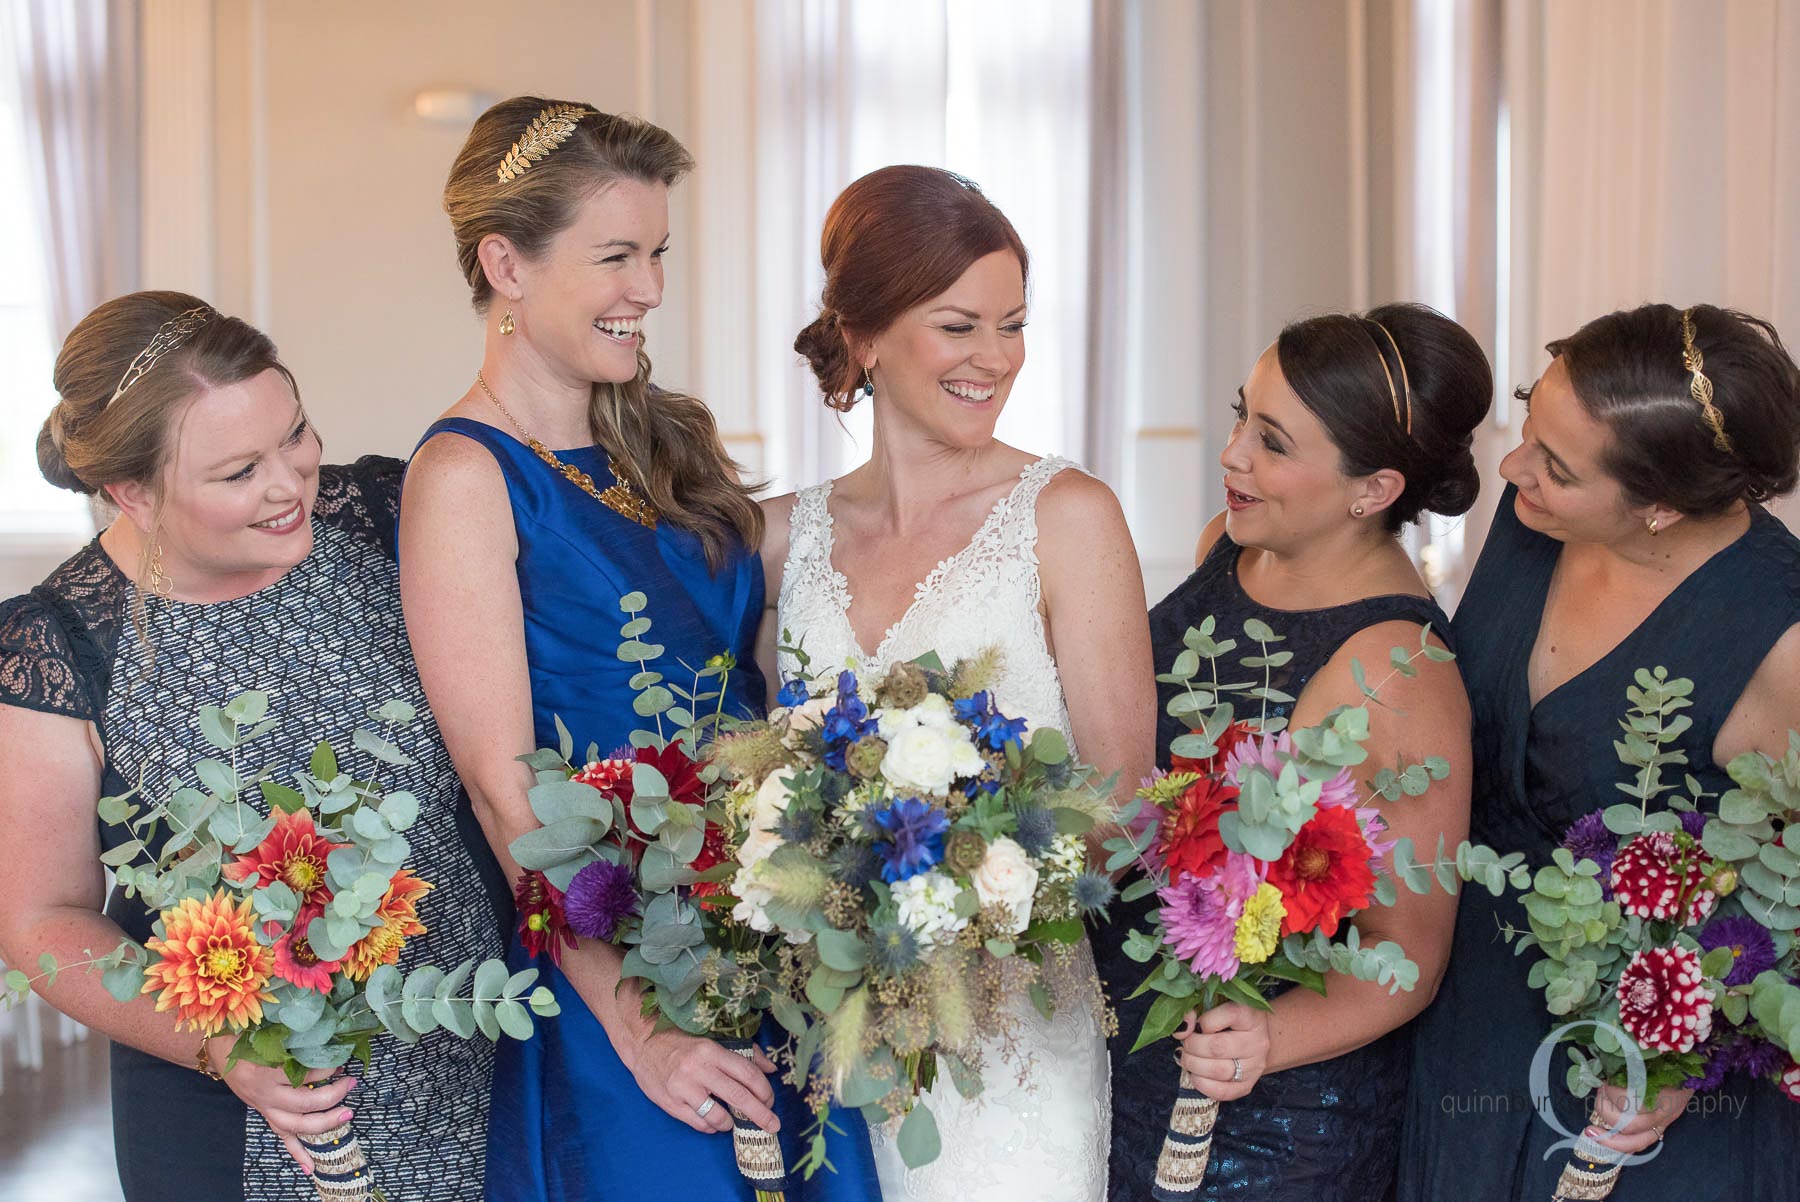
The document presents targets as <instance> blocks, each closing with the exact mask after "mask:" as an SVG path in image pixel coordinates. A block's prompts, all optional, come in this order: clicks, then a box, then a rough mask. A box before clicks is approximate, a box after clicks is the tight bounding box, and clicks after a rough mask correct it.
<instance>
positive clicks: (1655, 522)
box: [1650, 518, 1662, 538]
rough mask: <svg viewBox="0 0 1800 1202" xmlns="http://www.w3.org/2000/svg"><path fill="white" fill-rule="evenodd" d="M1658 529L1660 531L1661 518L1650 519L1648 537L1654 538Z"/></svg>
mask: <svg viewBox="0 0 1800 1202" xmlns="http://www.w3.org/2000/svg"><path fill="white" fill-rule="evenodd" d="M1660 529H1662V519H1661V518H1651V519H1650V537H1651V538H1655V537H1656V532H1657V531H1658V530H1660Z"/></svg>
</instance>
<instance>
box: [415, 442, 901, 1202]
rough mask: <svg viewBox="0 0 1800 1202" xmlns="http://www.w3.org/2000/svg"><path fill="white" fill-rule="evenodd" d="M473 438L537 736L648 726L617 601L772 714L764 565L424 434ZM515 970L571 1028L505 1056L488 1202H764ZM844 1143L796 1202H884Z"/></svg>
mask: <svg viewBox="0 0 1800 1202" xmlns="http://www.w3.org/2000/svg"><path fill="white" fill-rule="evenodd" d="M440 434H451V435H455V436H459V437H462V438H468V439H472V440H473V441H475V442H478V443H480V444H481V445H482V446H483V447H485V448H486V449H487V450H488V452H489V453H491V454H492V455H493V456H494V459H495V461H496V462H498V464H499V465H500V470H501V473H502V474H503V475H504V477H505V479H506V491H507V496H508V499H509V500H510V502H511V505H512V513H513V524H514V526H515V528H516V530H517V532H518V541H519V558H518V577H519V599H520V601H521V602H522V604H523V609H524V621H525V654H526V661H527V667H528V670H529V672H530V679H531V708H532V721H533V724H534V727H535V732H536V737H537V745H538V746H539V747H554V746H556V738H557V736H556V719H557V718H561V719H562V721H563V722H564V723H565V724H566V725H567V726H568V729H569V732H570V733H571V734H572V735H573V736H574V738H575V746H576V747H577V748H578V749H585V748H586V747H587V746H588V745H589V744H594V745H596V746H598V747H599V749H600V753H601V754H602V755H607V754H611V753H612V752H613V751H615V750H616V749H618V748H622V747H624V746H626V744H627V742H628V740H629V738H630V735H631V732H632V730H634V729H635V728H636V727H637V726H638V725H639V724H640V719H639V718H638V717H637V716H636V715H635V714H634V713H633V711H632V708H631V703H632V699H633V697H634V696H635V695H636V693H635V690H633V689H632V688H631V683H630V682H631V678H632V676H633V675H635V674H636V672H637V671H638V666H637V664H636V663H635V662H626V661H623V660H621V659H619V657H618V656H617V655H616V654H615V651H616V650H617V648H618V646H619V644H620V643H621V642H622V641H623V639H622V638H621V636H620V634H619V627H620V626H621V625H622V624H623V623H624V621H625V615H624V614H623V613H621V612H620V611H619V608H618V602H619V599H620V598H621V597H623V596H625V595H626V594H627V593H630V592H642V593H644V594H645V595H646V597H647V598H648V600H649V606H648V608H647V610H646V611H645V615H644V616H646V617H648V618H649V619H650V620H651V622H652V623H653V625H652V628H651V632H650V637H651V638H652V639H653V640H654V641H655V642H657V643H659V644H661V645H662V646H663V647H664V649H665V650H664V653H663V658H662V659H661V660H660V661H658V663H657V664H656V665H655V666H656V667H657V669H658V670H659V671H661V672H663V673H664V674H665V675H666V676H667V677H668V678H669V679H670V680H671V681H672V682H675V683H683V684H686V683H689V682H686V681H684V680H683V677H682V673H683V668H682V665H683V664H685V665H688V666H689V667H690V668H694V669H698V668H701V667H703V666H704V665H705V664H706V661H707V659H708V658H709V657H711V656H713V655H716V654H718V653H719V652H722V651H730V652H732V653H733V654H735V655H736V656H737V660H738V664H739V668H738V669H737V670H736V671H735V672H733V673H732V674H731V677H730V679H729V681H728V687H727V695H726V697H725V699H724V704H725V706H726V709H727V711H728V712H731V713H734V714H736V715H738V716H740V717H747V716H755V715H757V714H760V713H761V711H762V704H763V698H764V696H765V694H764V688H763V679H762V675H761V673H760V672H759V671H758V670H757V667H756V660H755V655H754V646H755V640H756V630H757V626H758V624H759V623H760V622H761V620H762V610H763V573H762V562H761V560H760V559H759V558H758V557H757V555H756V553H755V552H754V551H752V550H749V549H741V550H739V551H738V553H737V554H736V555H735V556H733V558H732V559H731V560H730V561H729V562H727V563H726V564H724V565H723V566H722V567H720V569H719V570H718V571H717V572H714V571H711V570H710V569H709V568H708V566H707V563H706V555H705V552H704V549H703V547H702V545H701V542H700V540H699V538H698V537H696V536H695V535H693V534H691V533H689V532H687V531H685V530H682V529H681V528H679V527H677V526H675V525H673V524H672V523H669V522H661V523H658V524H657V526H656V528H655V529H654V530H652V529H649V528H646V527H644V526H641V525H639V524H638V523H636V522H634V521H632V520H631V519H630V518H627V517H624V516H622V515H620V514H617V513H615V512H613V511H612V510H611V509H608V508H607V507H605V506H604V505H602V504H600V503H599V502H598V501H596V500H595V499H594V498H593V497H590V496H589V495H588V494H587V493H586V492H584V491H583V490H581V489H579V488H577V487H576V486H575V485H573V484H571V483H570V482H569V481H567V480H565V479H563V477H562V476H561V475H560V474H558V473H557V472H556V471H554V470H552V469H551V468H550V467H549V466H547V465H546V464H545V463H543V462H542V461H541V460H539V459H538V458H537V456H536V455H534V454H533V453H532V452H531V450H530V448H528V447H526V446H525V445H524V444H522V443H520V442H519V441H517V440H516V439H514V438H512V437H511V436H509V435H507V434H504V433H502V432H501V431H499V430H497V429H495V428H493V427H492V426H487V425H483V424H482V423H480V422H475V421H470V420H468V419H466V418H448V419H445V420H443V421H439V422H438V423H436V424H435V425H433V426H432V427H431V428H430V429H429V430H427V431H426V433H425V439H424V440H422V441H421V445H423V441H427V440H429V439H431V438H433V437H436V436H438V435H440ZM556 454H557V457H558V458H559V459H561V460H562V461H563V462H564V463H568V464H571V465H573V466H575V467H578V468H580V469H581V470H582V471H585V472H587V473H588V475H589V476H591V477H592V478H593V480H594V482H595V484H596V485H597V486H598V487H599V488H601V489H605V488H607V487H609V486H610V485H612V484H613V483H614V477H613V476H612V474H611V472H610V471H609V470H608V468H607V457H606V454H605V453H604V452H603V451H601V450H600V449H599V448H597V447H591V446H590V447H583V448H578V449H575V450H569V451H560V450H559V451H557V452H556ZM512 959H513V967H514V968H515V969H517V968H521V967H524V966H526V965H527V964H532V965H534V966H535V967H536V968H537V969H538V970H539V972H540V973H541V974H542V979H543V980H544V981H545V983H546V984H548V985H549V986H550V987H551V988H552V989H553V990H554V991H555V992H556V997H557V1000H558V1002H560V1003H561V1005H562V1013H561V1015H560V1016H558V1017H557V1018H555V1019H552V1020H550V1021H548V1022H543V1023H540V1024H539V1025H538V1033H537V1035H536V1036H534V1037H533V1038H532V1039H530V1040H527V1041H525V1042H522V1043H521V1042H516V1041H512V1040H508V1041H505V1042H504V1043H503V1044H502V1046H501V1048H500V1050H499V1057H498V1060H497V1063H496V1065H495V1069H494V1094H493V1109H492V1116H491V1125H490V1127H489V1132H488V1177H487V1190H488V1192H487V1196H488V1199H489V1202H612V1200H614V1199H621V1200H622V1199H636V1198H693V1199H707V1200H708V1202H711V1200H713V1199H718V1200H721V1202H724V1200H742V1202H748V1199H750V1197H751V1196H752V1191H751V1187H750V1185H749V1183H748V1182H747V1181H745V1180H744V1179H743V1177H742V1176H741V1175H740V1174H739V1173H738V1171H737V1162H736V1160H735V1158H734V1155H733V1152H732V1145H731V1137H730V1136H729V1135H723V1134H711V1133H703V1132H699V1131H695V1130H694V1129H692V1128H691V1127H689V1126H687V1125H686V1124H685V1123H682V1122H680V1121H679V1120H677V1119H674V1118H671V1117H670V1116H669V1115H668V1114H666V1113H664V1111H663V1110H662V1109H661V1108H660V1107H658V1106H657V1105H656V1104H655V1103H653V1102H651V1101H650V1099H649V1098H648V1097H646V1096H645V1095H644V1092H643V1090H642V1089H640V1088H639V1087H638V1083H637V1079H636V1078H635V1077H633V1076H632V1074H631V1071H630V1070H629V1069H627V1068H626V1067H625V1065H624V1063H623V1062H622V1061H620V1059H619V1055H618V1053H617V1052H616V1051H615V1050H614V1049H613V1045H612V1041H611V1039H610V1038H609V1037H608V1036H607V1034H606V1031H605V1029H604V1028H603V1027H602V1026H601V1025H600V1021H599V1019H597V1018H595V1017H594V1014H593V1012H592V1011H591V1010H589V1009H588V1007H587V1003H586V1002H584V1001H583V1000H582V999H581V996H580V995H579V994H578V993H576V992H575V988H574V986H573V985H571V984H570V983H569V980H568V978H567V977H565V976H563V974H562V973H561V972H560V971H558V970H557V969H556V967H555V966H554V965H552V964H551V963H550V959H549V957H548V956H539V957H537V958H536V959H535V960H532V959H529V958H527V957H526V956H525V954H524V953H523V951H522V950H521V949H520V948H519V947H518V945H517V941H516V933H515V941H514V948H513V954H512ZM777 1107H778V1113H779V1114H780V1116H781V1119H782V1134H783V1136H784V1140H783V1142H784V1144H786V1145H788V1148H787V1155H788V1158H789V1163H790V1164H791V1163H793V1162H794V1160H795V1159H796V1158H797V1156H798V1150H797V1148H796V1147H795V1146H794V1145H793V1144H792V1143H791V1139H792V1137H793V1136H794V1135H796V1134H797V1133H799V1132H800V1131H801V1130H803V1129H804V1128H805V1127H806V1126H807V1125H808V1124H809V1122H810V1116H809V1115H808V1114H806V1112H805V1110H804V1109H803V1108H802V1107H801V1106H800V1105H799V1100H798V1099H797V1098H796V1097H794V1096H793V1095H792V1092H791V1091H783V1090H781V1089H780V1088H778V1089H777ZM833 1119H834V1121H835V1122H836V1124H837V1128H838V1130H837V1132H835V1133H834V1134H832V1136H831V1137H830V1153H829V1155H830V1158H831V1161H832V1163H833V1164H834V1165H835V1166H836V1167H837V1170H838V1171H837V1172H836V1173H835V1174H834V1173H828V1172H822V1173H820V1174H818V1175H817V1176H815V1177H814V1179H813V1180H812V1181H811V1182H808V1183H806V1185H805V1186H804V1187H803V1188H800V1189H796V1190H794V1191H793V1192H790V1194H789V1197H790V1198H794V1199H796V1200H799V1199H802V1198H831V1199H833V1202H858V1200H860V1199H863V1198H866V1197H873V1196H876V1191H875V1187H874V1184H873V1182H874V1164H873V1159H872V1153H871V1151H870V1148H869V1139H868V1130H867V1128H866V1127H865V1126H864V1125H863V1124H862V1121H861V1118H860V1116H858V1115H856V1114H849V1115H844V1114H840V1113H836V1112H834V1115H833Z"/></svg>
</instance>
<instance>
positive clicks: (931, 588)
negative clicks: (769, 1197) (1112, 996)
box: [779, 457, 1111, 1202]
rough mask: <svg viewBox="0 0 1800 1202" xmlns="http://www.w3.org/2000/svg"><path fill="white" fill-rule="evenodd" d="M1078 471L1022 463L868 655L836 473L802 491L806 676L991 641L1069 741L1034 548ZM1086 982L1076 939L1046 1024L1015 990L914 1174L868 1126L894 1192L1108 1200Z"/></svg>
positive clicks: (801, 615)
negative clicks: (841, 552)
mask: <svg viewBox="0 0 1800 1202" xmlns="http://www.w3.org/2000/svg"><path fill="white" fill-rule="evenodd" d="M1073 466H1074V465H1073V464H1072V463H1070V462H1069V461H1068V460H1066V459H1061V458H1056V457H1050V458H1045V459H1039V460H1036V461H1034V462H1033V463H1031V464H1030V465H1028V466H1027V467H1026V468H1025V469H1024V471H1023V472H1021V473H1020V476H1019V482H1018V484H1016V485H1015V486H1014V487H1013V489H1012V491H1011V492H1009V493H1008V494H1007V495H1006V496H1005V497H1003V498H1001V500H1000V501H999V503H998V504H996V505H995V506H994V508H993V510H992V512H990V513H989V514H988V517H987V520H986V521H985V522H983V523H982V525H981V527H980V529H978V530H977V531H976V532H975V537H974V538H973V539H971V540H970V542H969V544H968V545H967V546H966V547H964V548H963V549H962V550H961V551H959V552H957V553H956V554H955V555H953V556H951V557H950V558H949V559H946V560H945V561H944V562H942V563H940V564H939V565H938V566H937V567H936V568H935V569H933V570H932V572H931V574H930V575H929V576H927V577H926V578H925V581H924V583H922V584H921V585H920V586H919V588H918V591H917V593H916V595H915V597H914V599H913V602H912V605H911V607H910V608H908V609H907V611H906V613H905V614H903V615H902V616H901V618H900V620H899V621H898V622H896V623H895V624H894V625H893V627H892V628H891V629H889V630H888V632H887V634H886V636H885V637H884V638H883V639H882V640H881V645H880V646H879V647H877V648H876V649H875V651H874V653H873V654H865V652H864V651H863V649H862V648H861V647H859V646H858V645H857V642H856V635H855V633H854V631H853V630H852V629H851V626H850V616H849V615H850V584H849V581H848V580H846V579H845V578H844V576H843V574H842V573H840V572H838V571H837V569H836V568H834V567H833V566H832V562H831V554H832V522H831V512H830V510H829V509H828V508H827V504H826V503H827V501H828V500H829V499H830V497H831V482H830V481H826V482H825V483H823V484H819V485H815V486H814V487H812V488H807V489H802V490H801V491H800V493H799V494H798V496H797V498H796V500H795V503H794V511H793V516H792V517H791V518H790V524H789V533H788V558H787V563H786V565H785V566H784V567H783V570H782V577H781V598H780V608H779V622H780V629H781V630H782V631H785V632H787V633H788V635H790V636H791V637H792V638H795V639H803V640H804V645H805V650H806V652H807V654H808V655H810V656H811V657H812V670H813V671H814V672H815V673H821V674H823V675H824V676H825V677H826V678H829V677H830V676H831V675H834V674H835V673H837V672H838V671H840V670H841V669H843V668H855V669H856V670H857V671H858V673H859V674H865V673H866V674H871V675H873V674H879V673H881V672H883V671H885V670H886V669H887V668H889V667H890V666H892V665H894V664H897V663H904V662H906V661H908V660H912V659H915V658H917V657H918V656H920V655H923V654H925V653H926V652H927V651H936V652H937V653H938V654H939V655H940V656H941V657H942V659H943V661H944V662H945V663H946V664H949V663H953V662H954V661H956V660H958V659H961V658H964V657H966V656H969V655H973V654H975V653H977V652H979V651H982V650H984V649H986V648H989V647H999V648H1000V650H1001V651H1002V653H1003V654H1004V657H1005V659H1004V664H1003V667H1002V670H1001V677H1000V681H999V684H998V685H997V686H996V687H995V689H994V690H993V692H994V703H995V705H996V706H997V707H998V708H999V709H1000V710H1002V711H1003V712H1005V713H1007V714H1008V715H1011V716H1013V717H1018V718H1024V719H1025V720H1026V721H1027V722H1029V723H1030V724H1031V726H1032V727H1034V728H1035V727H1039V726H1050V727H1054V728H1056V729H1058V730H1060V731H1061V732H1062V733H1063V735H1064V736H1065V737H1067V736H1069V733H1070V732H1069V716H1068V711H1067V708H1066V707H1065V705H1064V703H1063V691H1062V682H1061V680H1060V679H1059V677H1058V676H1057V670H1056V661H1055V659H1054V658H1052V656H1051V654H1050V649H1049V646H1048V644H1047V642H1046V640H1045V635H1044V621H1043V616H1042V614H1041V613H1040V612H1039V609H1038V603H1039V600H1040V597H1041V590H1040V586H1039V581H1038V571H1037V550H1036V548H1037V498H1038V494H1039V493H1040V492H1041V491H1042V490H1043V488H1044V486H1045V485H1046V484H1048V483H1049V482H1050V480H1051V478H1052V477H1054V476H1055V475H1056V474H1057V473H1058V472H1060V471H1063V470H1064V469H1065V468H1070V467H1073ZM787 641H788V640H787V639H786V638H784V639H783V642H784V643H786V642H787ZM780 667H781V671H782V674H783V675H784V676H787V675H791V674H793V673H796V672H798V671H799V665H798V664H797V663H796V662H794V660H793V659H792V658H791V657H790V656H788V655H787V654H785V653H783V655H782V656H781V663H780ZM1073 746H1074V740H1073V739H1072V738H1071V739H1070V747H1071V748H1073ZM1092 978H1093V961H1092V955H1091V953H1090V952H1089V950H1088V947H1087V944H1086V942H1085V941H1084V942H1083V943H1082V944H1081V945H1080V950H1079V951H1078V952H1077V954H1076V955H1075V956H1074V957H1072V958H1071V959H1070V960H1069V961H1067V962H1066V963H1065V964H1063V965H1062V966H1060V967H1058V968H1056V969H1053V970H1052V973H1051V980H1050V982H1049V984H1050V987H1051V989H1052V995H1053V997H1054V998H1055V1001H1056V1007H1055V1017H1054V1018H1053V1019H1050V1020H1045V1019H1044V1018H1043V1016H1042V1015H1040V1014H1039V1013H1038V1012H1037V1010H1036V1008H1035V1007H1033V1006H1032V1005H1031V1003H1030V1002H1029V1001H1026V1000H1024V999H1021V1000H1020V1001H1019V1003H1018V1004H1017V1005H1016V1007H1015V1013H1016V1014H1017V1016H1018V1019H1019V1027H1018V1032H1019V1038H1018V1054H1016V1055H1014V1056H1012V1057H1010V1058H1009V1057H1007V1056H1005V1055H1002V1053H1001V1051H1000V1049H999V1048H998V1047H996V1046H992V1045H990V1046H989V1048H988V1049H987V1051H988V1055H987V1057H986V1061H987V1064H988V1067H989V1070H990V1071H989V1072H988V1073H987V1076H986V1080H985V1082H984V1086H983V1090H982V1093H981V1094H980V1095H979V1097H978V1098H976V1099H974V1100H968V1099H964V1098H963V1097H962V1096H961V1095H960V1094H958V1093H957V1091H956V1089H955V1087H954V1086H952V1085H951V1084H950V1083H949V1082H948V1080H947V1079H945V1080H940V1081H939V1082H938V1084H937V1085H936V1086H935V1087H934V1088H933V1089H932V1090H931V1091H930V1092H929V1093H928V1094H927V1095H926V1100H927V1102H928V1103H929V1105H930V1106H931V1112H932V1114H933V1115H934V1116H935V1117H936V1119H937V1125H938V1131H939V1133H940V1134H941V1136H942V1138H943V1151H942V1153H941V1154H940V1155H939V1156H938V1158H937V1159H936V1160H934V1161H933V1162H931V1163H930V1164H928V1165H925V1166H924V1167H922V1168H919V1169H908V1168H907V1167H906V1166H905V1164H904V1163H903V1162H902V1160H901V1158H900V1153H899V1150H898V1148H897V1147H896V1146H895V1144H894V1140H893V1124H892V1123H889V1124H886V1125H884V1126H882V1127H876V1128H873V1129H871V1131H870V1135H871V1137H872V1138H873V1140H874V1144H875V1156H876V1162H877V1165H878V1167H879V1170H880V1175H881V1190H882V1196H883V1197H884V1198H886V1199H888V1202H899V1200H900V1199H922V1200H928V1202H1012V1200H1013V1199H1018V1198H1031V1199H1033V1200H1034V1202H1062V1200H1067V1202H1098V1200H1099V1199H1100V1198H1102V1197H1103V1196H1104V1194H1105V1189H1106V1140H1107V1129H1108V1125H1109V1123H1110V1119H1111V1110H1110V1106H1109V1104H1108V1095H1107V1069H1106V1047H1105V1043H1104V1041H1103V1039H1102V1036H1101V1031H1100V1025H1099V1013H1098V1011H1099V998H1098V997H1097V996H1096V995H1095V992H1094V989H1093V984H1092ZM1021 1077H1023V1080H1022V1081H1021V1080H1020V1078H1021Z"/></svg>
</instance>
